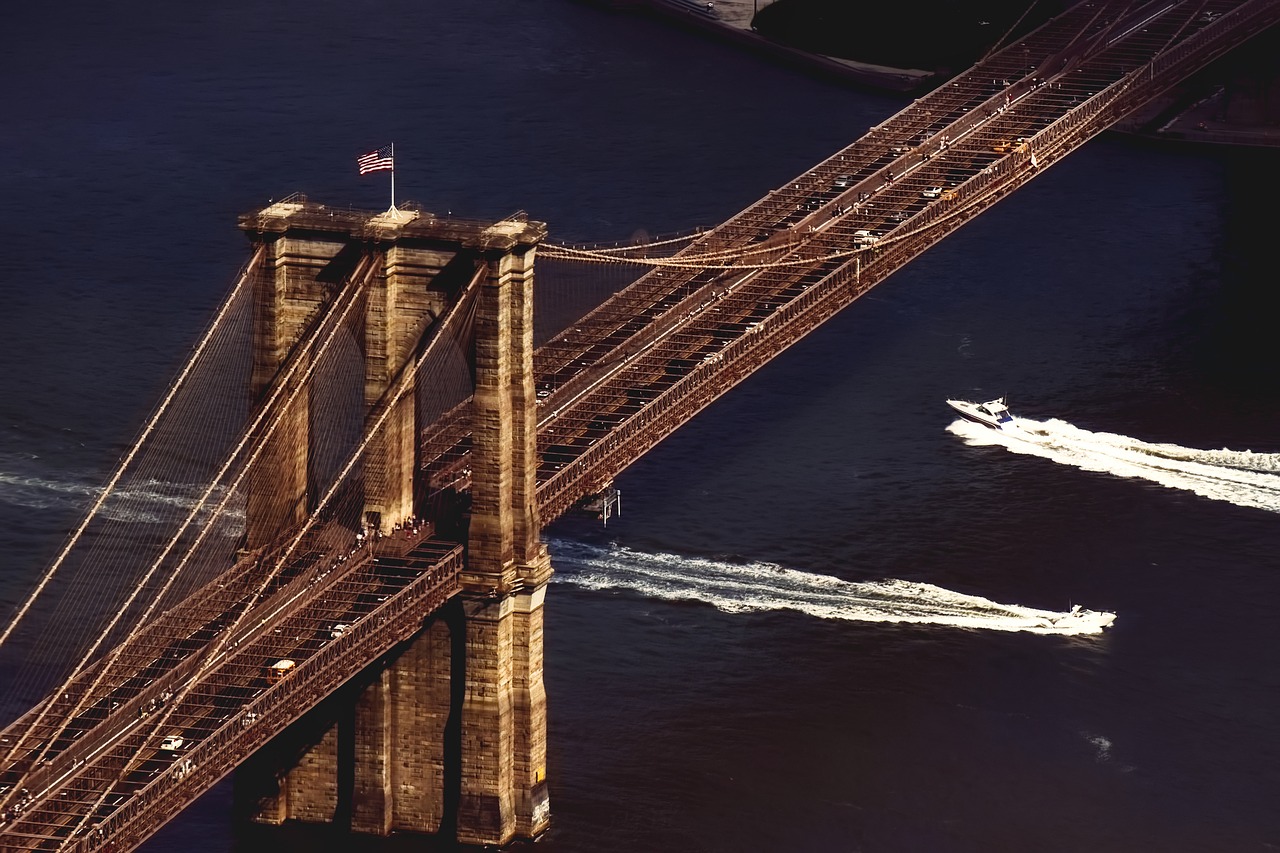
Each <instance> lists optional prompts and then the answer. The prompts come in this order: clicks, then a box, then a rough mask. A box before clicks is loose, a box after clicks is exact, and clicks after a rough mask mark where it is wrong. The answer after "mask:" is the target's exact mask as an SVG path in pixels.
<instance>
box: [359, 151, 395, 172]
mask: <svg viewBox="0 0 1280 853" xmlns="http://www.w3.org/2000/svg"><path fill="white" fill-rule="evenodd" d="M356 165H357V166H359V167H360V174H362V175H367V174H369V173H370V172H381V171H383V170H385V169H390V170H391V171H393V172H394V171H395V170H396V158H395V157H394V156H393V155H392V153H391V146H390V145H385V146H383V147H382V148H379V149H378V150H377V151H370V152H369V153H368V154H361V155H360V156H359V157H357V158H356Z"/></svg>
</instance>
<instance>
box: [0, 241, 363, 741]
mask: <svg viewBox="0 0 1280 853" xmlns="http://www.w3.org/2000/svg"><path fill="white" fill-rule="evenodd" d="M368 264H369V258H368V256H366V257H365V258H362V259H361V262H360V266H357V268H356V270H355V271H354V272H353V275H352V276H351V280H357V279H360V278H361V277H365V278H366V279H367V270H366V267H367V266H368ZM365 283H366V282H365V281H361V282H360V283H359V284H357V285H356V286H355V287H353V288H351V289H350V290H349V291H348V292H347V295H346V297H345V300H344V301H345V302H346V305H345V307H342V302H341V301H340V302H337V303H336V304H335V306H334V309H336V310H340V313H341V316H340V317H339V319H338V320H337V321H336V323H335V329H336V328H337V327H340V326H341V323H342V322H343V321H344V320H345V318H346V316H347V313H349V312H350V310H351V307H352V306H353V305H354V304H355V302H356V301H357V298H358V295H359V293H361V292H362V288H363V286H364V284H365ZM326 316H332V313H331V312H330V314H329V315H326ZM324 328H325V327H324V325H323V324H317V326H316V328H315V330H314V331H313V332H312V333H311V334H310V335H309V336H308V337H307V338H306V339H305V340H304V341H302V342H301V343H300V345H298V347H297V349H296V353H297V354H296V355H295V357H294V358H292V359H290V362H289V366H288V368H287V369H286V371H285V372H284V374H283V375H282V376H280V377H278V378H277V380H276V382H275V383H274V387H273V389H272V394H271V397H270V398H269V399H268V400H267V401H266V403H265V404H264V405H263V406H261V407H260V409H259V411H258V414H257V416H256V417H255V418H254V420H253V422H252V423H251V424H250V425H249V426H248V427H247V428H246V429H245V431H244V434H243V436H242V438H241V440H240V442H239V443H238V444H237V445H236V446H235V448H233V449H232V451H231V452H230V453H229V454H228V456H227V458H226V460H225V461H224V462H223V464H222V467H221V468H220V469H219V471H218V472H217V474H216V475H215V476H214V478H213V479H212V480H211V481H210V483H209V485H208V486H207V488H206V490H205V492H204V494H203V495H201V497H200V499H199V500H198V501H197V502H196V504H195V505H194V506H193V507H192V508H191V510H190V512H189V513H188V515H187V517H186V519H185V520H184V521H183V523H182V525H181V526H180V527H179V528H178V530H177V531H176V532H175V533H174V534H173V536H172V537H171V538H170V540H169V542H168V543H167V544H166V545H165V547H164V548H163V549H162V551H161V552H160V554H159V555H158V556H157V557H156V558H155V561H154V562H153V563H152V565H151V567H150V568H149V569H148V570H147V572H146V573H145V574H144V576H143V577H142V578H141V579H140V580H139V581H138V583H137V585H135V587H134V589H133V590H132V592H131V593H130V594H129V596H128V598H127V600H126V601H125V603H124V604H123V605H122V606H121V608H120V609H119V611H118V612H117V613H116V615H115V616H114V617H113V618H112V619H111V620H110V622H109V624H108V625H107V626H106V627H105V628H104V629H103V631H102V632H101V633H100V634H99V636H98V638H97V640H95V641H94V643H93V645H92V647H91V648H90V649H89V650H88V651H87V652H85V654H84V656H83V657H82V658H81V660H80V661H79V662H78V663H77V664H76V667H75V669H74V670H73V671H72V673H71V674H70V675H69V676H68V677H67V679H66V681H65V682H64V683H63V685H62V686H61V687H59V688H57V689H56V690H55V691H54V695H58V694H62V693H64V692H66V691H68V690H69V689H70V688H71V686H72V685H73V683H74V681H75V679H76V678H77V677H78V676H79V675H80V673H82V672H83V671H84V670H85V669H86V668H87V667H88V665H89V663H90V662H91V660H92V657H93V655H94V654H95V653H96V652H97V650H98V649H99V648H100V647H101V645H102V643H103V642H105V641H106V639H107V637H108V636H110V634H111V632H112V631H113V630H114V629H115V627H116V625H117V624H118V623H119V621H120V620H121V619H122V618H123V616H124V614H125V613H126V612H127V611H128V609H129V608H130V607H131V606H132V605H133V602H134V601H135V600H136V599H137V597H138V596H139V595H140V594H141V593H142V591H143V589H145V587H146V585H147V584H148V583H149V582H150V580H151V578H152V577H153V576H154V575H155V573H156V572H157V571H158V570H159V568H160V566H161V565H162V564H163V562H164V561H165V560H166V559H167V558H168V556H169V554H170V553H171V552H172V551H173V549H174V548H175V547H176V546H177V544H178V542H179V540H180V539H181V537H182V536H183V534H184V533H186V531H187V530H188V529H189V528H190V526H191V524H192V523H193V522H194V521H195V519H196V518H197V517H198V516H199V514H200V512H201V511H202V510H203V509H204V507H205V506H206V505H207V504H208V502H209V498H210V496H211V495H212V494H213V493H214V492H215V491H216V490H217V489H218V487H219V486H220V485H221V482H222V479H223V477H225V476H226V473H227V471H228V470H229V469H230V468H231V466H232V465H233V464H234V463H235V461H236V459H237V458H238V457H239V455H240V454H241V452H242V451H243V450H244V447H245V446H246V445H247V444H248V443H249V441H250V439H254V440H255V441H256V444H255V447H254V449H253V452H252V453H251V455H250V457H249V458H248V459H247V460H246V461H245V463H244V465H243V466H242V468H241V470H240V473H239V475H238V476H237V478H236V480H235V482H234V483H233V484H232V485H231V486H230V487H228V488H227V489H225V490H224V492H223V497H222V500H221V501H220V502H219V504H218V506H217V507H216V508H215V509H214V511H213V512H212V513H211V514H210V515H209V520H208V522H207V523H206V524H205V525H204V526H203V528H202V529H201V531H200V533H199V535H198V536H197V538H196V540H195V541H194V542H193V543H192V544H191V545H190V546H189V547H188V548H187V551H186V553H185V554H184V555H183V556H182V558H181V560H180V562H179V563H178V565H177V566H176V567H175V568H174V570H173V571H172V572H171V573H170V574H169V576H168V577H167V578H166V580H165V582H164V584H163V585H162V586H161V588H160V589H159V590H158V591H157V592H156V593H155V595H154V596H153V597H152V599H151V601H150V603H149V604H148V606H147V608H146V610H145V611H144V612H143V613H142V614H141V615H140V616H139V617H138V619H137V620H136V622H135V624H134V625H133V627H132V628H131V629H130V631H129V633H128V635H127V636H126V637H125V638H124V639H123V640H122V641H121V642H120V643H119V644H118V645H117V646H116V647H115V648H114V649H113V650H112V651H111V653H110V654H109V656H108V660H107V661H106V663H105V664H104V665H103V666H102V667H100V668H99V670H98V672H97V674H96V676H95V677H94V679H93V682H92V683H91V684H90V685H89V686H88V687H87V688H86V689H85V690H84V691H83V692H82V693H81V694H80V696H79V697H78V699H77V702H76V705H75V706H74V708H73V709H72V710H71V711H69V712H68V713H67V714H66V716H65V718H63V720H62V722H61V723H60V724H58V726H57V731H56V732H55V734H54V735H53V736H52V737H50V738H49V739H47V740H46V741H45V744H44V747H43V749H42V750H41V751H40V753H39V755H37V756H36V757H35V758H34V760H33V762H32V766H35V765H38V764H39V761H40V759H41V758H43V757H44V756H45V755H46V754H47V753H48V751H49V749H50V748H51V747H52V746H53V744H54V743H55V742H56V741H57V739H58V737H60V736H61V735H62V733H63V732H64V731H65V730H66V728H67V726H68V725H70V723H71V721H72V720H74V719H75V718H76V716H77V715H78V714H80V713H81V712H82V711H83V710H84V709H85V708H86V707H87V706H88V704H89V703H90V702H91V701H92V699H93V696H94V691H96V690H97V689H98V687H99V686H100V685H101V683H102V682H103V681H104V680H105V679H106V677H107V675H108V674H109V673H110V672H111V670H112V667H114V666H115V664H116V662H117V661H118V660H119V659H120V657H121V655H123V654H124V653H125V651H126V650H127V649H128V648H129V644H130V643H131V642H132V641H133V640H134V639H135V638H136V637H137V636H138V634H139V633H140V632H141V631H142V630H143V629H144V628H145V627H146V625H147V620H148V619H150V617H151V614H152V613H153V612H154V611H155V609H156V608H157V607H158V606H159V604H160V602H161V601H162V600H163V599H164V596H165V594H166V593H167V592H168V591H169V589H170V588H171V587H172V585H173V584H174V582H175V581H176V580H177V579H178V576H179V575H180V574H181V573H182V571H183V570H184V569H185V568H186V566H187V564H188V563H189V562H190V560H191V558H192V556H193V555H194V554H195V553H196V551H197V549H198V548H199V547H200V545H201V544H203V542H204V541H205V539H206V538H207V537H208V535H209V533H210V532H211V531H212V530H213V527H214V523H215V522H216V520H217V519H218V518H221V517H222V512H223V511H224V510H225V509H226V506H227V504H228V503H229V502H230V501H231V499H232V497H233V495H234V494H235V491H236V489H237V488H238V487H239V485H240V483H241V481H242V480H243V479H244V477H245V476H246V475H247V473H248V471H249V470H250V469H251V468H252V466H253V464H254V462H256V460H257V459H258V457H259V456H260V455H261V453H262V452H263V451H264V449H265V447H266V446H267V442H269V441H270V439H271V437H272V436H273V435H274V433H275V430H276V429H277V427H278V426H279V424H280V423H281V422H282V419H283V413H284V412H285V411H287V410H288V407H289V406H291V405H292V404H293V403H294V401H295V400H296V399H297V397H298V395H299V394H300V393H301V388H303V387H305V386H306V383H307V381H308V380H309V378H310V375H311V373H312V372H313V371H314V369H315V365H316V363H317V362H318V360H319V359H320V358H322V357H323V355H324V352H325V348H326V347H328V345H329V344H330V342H331V341H332V340H333V336H334V331H330V334H329V337H328V338H327V339H326V340H325V342H324V345H323V346H322V348H321V350H320V352H319V353H317V354H316V356H315V358H312V359H308V358H307V357H306V356H307V354H308V353H309V352H310V351H311V349H312V348H313V347H314V345H315V342H316V340H317V339H318V338H319V337H320V336H321V335H322V334H323V332H324ZM303 363H308V372H307V375H306V376H304V378H303V380H302V382H301V383H299V384H298V385H297V386H296V387H294V389H293V392H292V394H291V395H290V397H289V399H288V400H286V401H285V402H284V404H283V405H281V406H280V407H279V408H278V409H277V408H276V406H275V404H276V402H277V401H278V400H279V398H280V396H281V394H282V393H283V391H284V389H286V388H288V387H289V386H290V383H291V382H292V380H293V377H294V376H295V374H296V373H297V371H298V370H299V369H300V367H301V365H302V364H303ZM272 412H278V413H279V414H276V415H275V417H274V420H272V421H271V422H270V425H269V426H268V429H267V430H266V432H265V433H263V434H261V435H259V434H258V432H257V430H258V428H259V427H260V426H261V424H262V422H263V421H264V420H265V419H266V418H267V416H268V415H269V414H271V413H272ZM51 707H52V703H50V704H49V705H47V706H46V707H45V709H42V711H41V713H40V714H39V715H38V716H37V718H36V719H35V721H34V722H33V724H32V725H31V727H29V728H28V729H27V730H26V731H24V732H23V735H22V736H21V737H20V738H19V739H18V742H17V743H16V744H15V745H14V746H13V747H11V748H10V750H9V752H8V754H7V755H6V756H5V758H4V760H5V761H8V760H9V759H10V758H11V757H12V756H13V754H14V753H15V752H16V751H17V750H19V749H21V747H22V745H23V744H24V743H25V741H26V740H27V739H28V738H29V736H30V734H31V733H32V732H34V731H35V730H36V729H37V728H38V727H39V726H40V725H41V724H42V723H43V721H44V719H45V715H46V713H47V711H48V710H49V709H50V708H51Z"/></svg>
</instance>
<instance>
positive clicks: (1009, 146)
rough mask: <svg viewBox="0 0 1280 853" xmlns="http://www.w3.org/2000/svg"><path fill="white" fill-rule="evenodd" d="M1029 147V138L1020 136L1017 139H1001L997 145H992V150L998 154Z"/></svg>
mask: <svg viewBox="0 0 1280 853" xmlns="http://www.w3.org/2000/svg"><path fill="white" fill-rule="evenodd" d="M1026 148H1027V138H1026V137H1025V136H1019V137H1018V138H1017V139H1014V140H1012V141H1011V140H1008V139H1001V140H1000V141H999V142H997V143H996V144H995V145H992V146H991V150H992V151H994V152H996V153H997V154H1008V153H1009V152H1011V151H1025V150H1026Z"/></svg>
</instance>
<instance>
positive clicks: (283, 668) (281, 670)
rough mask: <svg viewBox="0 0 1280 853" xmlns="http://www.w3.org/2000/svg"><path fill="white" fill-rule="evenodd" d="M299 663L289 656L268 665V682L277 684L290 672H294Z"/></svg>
mask: <svg viewBox="0 0 1280 853" xmlns="http://www.w3.org/2000/svg"><path fill="white" fill-rule="evenodd" d="M297 665H298V664H297V663H296V662H294V661H291V660H289V659H288V658H283V659H281V660H278V661H276V662H275V663H272V664H269V665H268V666H267V683H268V684H275V683H276V682H277V681H283V680H284V679H285V677H286V676H288V675H289V673H291V672H293V670H294V668H295V667H296V666H297Z"/></svg>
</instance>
